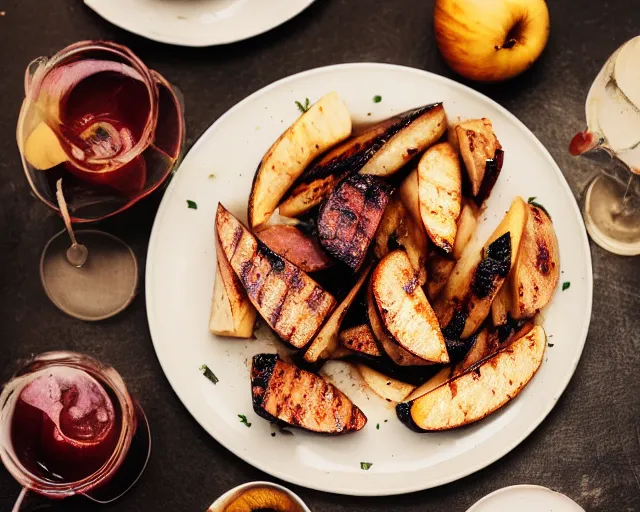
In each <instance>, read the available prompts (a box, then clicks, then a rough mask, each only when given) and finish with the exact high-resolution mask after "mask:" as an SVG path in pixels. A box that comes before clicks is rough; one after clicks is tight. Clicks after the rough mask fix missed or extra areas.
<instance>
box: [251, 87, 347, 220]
mask: <svg viewBox="0 0 640 512" xmlns="http://www.w3.org/2000/svg"><path fill="white" fill-rule="evenodd" d="M350 134H351V116H350V114H349V110H348V109H347V106H346V105H345V104H344V102H343V101H342V99H341V98H340V96H338V95H337V94H336V93H335V92H332V93H329V94H327V95H326V96H323V97H322V98H320V99H319V100H318V101H317V102H316V103H315V104H313V105H312V106H311V108H309V110H307V111H306V112H305V113H304V114H302V115H301V116H300V117H299V118H298V119H297V120H296V121H295V123H293V124H292V125H291V126H290V127H289V128H287V130H286V131H285V132H284V133H283V134H282V135H281V136H280V137H279V138H278V140H276V141H275V143H274V144H273V146H271V148H269V151H267V154H266V155H265V156H264V158H263V159H262V162H260V166H259V167H258V170H257V171H256V175H255V177H254V179H253V186H252V188H251V194H250V196H249V225H250V226H251V227H252V228H255V227H256V226H259V225H261V224H263V223H265V222H266V221H267V220H268V219H269V217H270V216H271V214H272V213H273V211H274V210H275V209H276V206H277V205H278V203H279V202H280V199H282V197H283V196H284V195H285V193H286V192H287V190H289V188H290V187H291V185H293V183H294V182H295V181H296V180H297V179H298V177H300V175H301V174H302V172H303V171H304V169H305V168H306V167H307V166H308V165H309V164H310V163H311V162H312V161H313V160H314V159H315V158H317V157H318V156H319V155H321V154H322V153H324V152H325V151H326V150H327V149H329V148H331V147H332V146H335V145H336V144H338V143H339V142H341V141H343V140H344V139H346V138H347V137H348V136H349V135H350Z"/></svg>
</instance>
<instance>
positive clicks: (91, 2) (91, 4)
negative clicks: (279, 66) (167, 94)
mask: <svg viewBox="0 0 640 512" xmlns="http://www.w3.org/2000/svg"><path fill="white" fill-rule="evenodd" d="M131 1H133V0H131ZM300 1H301V2H302V3H301V5H300V8H299V9H298V10H295V11H293V12H292V14H290V15H289V16H287V17H285V18H283V19H282V20H280V21H278V22H277V23H276V24H274V25H270V26H266V27H264V28H261V29H258V30H256V31H252V32H251V33H249V34H247V35H245V36H242V37H240V38H233V37H232V38H227V39H221V40H218V41H209V40H207V41H203V42H195V41H194V42H189V41H177V40H176V39H172V38H170V37H164V36H163V35H161V34H154V33H153V32H150V31H148V30H139V29H136V30H134V28H133V26H132V25H130V24H129V23H127V22H124V23H123V22H122V21H121V19H116V18H114V17H113V16H109V15H106V14H104V13H103V12H102V10H101V9H100V8H99V7H98V6H97V5H96V4H97V3H99V0H83V3H84V5H86V6H87V7H88V8H89V9H91V10H92V11H93V12H95V13H96V14H97V15H98V16H100V17H101V18H102V19H103V20H105V21H107V22H108V23H111V24H112V25H114V26H116V27H118V28H120V29H122V30H124V31H126V32H129V33H130V34H135V35H137V36H139V37H144V38H145V39H148V40H150V41H155V42H157V43H163V44H170V45H173V46H181V47H184V48H208V47H211V46H223V45H228V44H233V43H237V42H240V41H246V40H247V39H251V38H254V37H257V36H259V35H262V34H265V33H267V32H269V31H271V30H273V29H275V28H278V27H280V26H281V25H284V24H285V23H287V22H288V21H290V20H292V19H293V18H295V17H296V16H298V15H299V14H300V13H302V11H304V10H306V9H308V8H309V7H311V4H313V3H314V2H315V1H316V0H300ZM203 135H204V133H203Z"/></svg>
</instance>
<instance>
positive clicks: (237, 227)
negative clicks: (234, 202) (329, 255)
mask: <svg viewBox="0 0 640 512" xmlns="http://www.w3.org/2000/svg"><path fill="white" fill-rule="evenodd" d="M216 229H217V231H218V237H219V240H220V245H221V246H222V249H223V251H224V254H225V255H226V257H227V259H228V261H229V263H230V265H231V268H233V270H234V272H235V274H236V276H237V277H238V279H239V280H240V282H241V283H242V285H243V286H244V289H245V290H246V291H247V296H248V297H249V299H250V300H251V302H252V303H253V305H254V306H255V307H256V309H257V310H258V311H259V313H260V315H262V317H263V318H264V319H265V320H266V321H267V323H268V324H269V326H270V327H271V328H272V329H273V330H274V331H275V332H276V333H277V334H278V336H280V337H281V338H282V339H283V340H285V341H287V342H289V343H290V344H291V345H293V346H294V347H296V348H300V347H304V346H305V345H306V344H307V343H309V341H310V340H311V339H312V338H313V336H314V335H315V333H316V332H317V330H318V328H319V327H320V325H322V323H323V322H324V319H325V318H326V317H327V315H328V314H329V313H330V312H331V311H332V310H333V308H334V307H335V305H336V301H335V299H334V298H333V297H332V296H331V295H330V294H329V293H327V292H326V291H324V290H323V289H322V288H321V287H320V286H319V285H318V284H317V283H316V282H315V281H314V280H313V279H311V278H310V277H309V276H308V275H307V274H305V273H304V272H303V271H302V270H300V269H299V268H298V267H296V266H295V265H293V264H292V263H290V262H288V261H287V260H285V259H284V258H282V257H281V256H278V255H277V254H276V253H274V252H273V251H271V249H269V248H268V247H267V246H266V245H264V244H263V243H262V242H260V241H258V240H257V239H256V238H255V237H254V236H253V235H252V234H251V233H250V232H249V230H248V229H246V228H245V227H244V226H243V225H242V223H241V222H240V221H239V220H238V219H236V218H235V217H234V216H233V215H231V213H229V211H227V210H226V209H225V208H224V207H223V206H222V205H221V204H218V211H217V214H216Z"/></svg>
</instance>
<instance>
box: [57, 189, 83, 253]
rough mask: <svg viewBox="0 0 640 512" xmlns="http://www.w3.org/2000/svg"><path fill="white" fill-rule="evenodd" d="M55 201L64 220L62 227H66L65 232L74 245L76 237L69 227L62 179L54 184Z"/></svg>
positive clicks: (69, 220) (69, 221)
mask: <svg viewBox="0 0 640 512" xmlns="http://www.w3.org/2000/svg"><path fill="white" fill-rule="evenodd" d="M56 199H57V200H58V206H59V207H60V213H61V214H62V220H64V225H65V226H66V227H67V232H68V233H69V237H70V238H71V243H72V244H73V245H76V244H77V243H78V242H76V235H75V234H74V233H73V228H72V227H71V217H70V216H69V209H68V208H67V201H65V199H64V194H63V193H62V178H60V179H59V180H58V181H57V182H56Z"/></svg>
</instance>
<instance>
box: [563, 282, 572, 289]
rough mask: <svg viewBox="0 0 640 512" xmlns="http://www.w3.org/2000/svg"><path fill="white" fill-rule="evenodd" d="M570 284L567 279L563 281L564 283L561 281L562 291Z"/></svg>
mask: <svg viewBox="0 0 640 512" xmlns="http://www.w3.org/2000/svg"><path fill="white" fill-rule="evenodd" d="M570 286H571V283H570V282H569V281H565V282H564V283H562V291H565V290H567V289H568V288H569V287H570Z"/></svg>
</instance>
